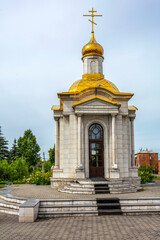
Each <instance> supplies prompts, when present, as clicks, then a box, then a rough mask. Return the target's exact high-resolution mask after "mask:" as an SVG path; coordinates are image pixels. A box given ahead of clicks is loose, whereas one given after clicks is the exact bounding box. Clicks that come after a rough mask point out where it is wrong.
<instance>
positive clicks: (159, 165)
mask: <svg viewBox="0 0 160 240" xmlns="http://www.w3.org/2000/svg"><path fill="white" fill-rule="evenodd" d="M158 174H160V161H158Z"/></svg>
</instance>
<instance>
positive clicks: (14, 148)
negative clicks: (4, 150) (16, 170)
mask: <svg viewBox="0 0 160 240" xmlns="http://www.w3.org/2000/svg"><path fill="white" fill-rule="evenodd" d="M17 157H18V148H17V141H16V139H14V141H13V145H12V148H11V150H10V151H9V155H8V162H9V163H11V161H15V160H16V158H17Z"/></svg>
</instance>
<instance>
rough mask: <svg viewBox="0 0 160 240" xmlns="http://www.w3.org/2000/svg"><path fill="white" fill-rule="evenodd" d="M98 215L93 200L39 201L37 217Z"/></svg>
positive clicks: (95, 203)
mask: <svg viewBox="0 0 160 240" xmlns="http://www.w3.org/2000/svg"><path fill="white" fill-rule="evenodd" d="M85 215H98V211H97V202H96V200H95V199H63V200H62V199H61V200H40V207H39V212H38V217H39V218H42V217H66V216H85Z"/></svg>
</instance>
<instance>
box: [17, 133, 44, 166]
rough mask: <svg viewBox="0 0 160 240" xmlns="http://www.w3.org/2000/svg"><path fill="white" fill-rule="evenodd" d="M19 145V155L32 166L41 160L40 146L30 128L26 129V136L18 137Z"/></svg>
mask: <svg viewBox="0 0 160 240" xmlns="http://www.w3.org/2000/svg"><path fill="white" fill-rule="evenodd" d="M17 146H18V155H19V157H24V158H25V159H26V162H27V163H28V165H29V166H30V167H32V166H35V165H36V163H37V162H38V161H39V160H40V155H39V151H40V147H39V145H38V143H37V140H36V137H35V136H34V135H33V133H32V131H31V130H30V129H29V130H26V131H25V132H24V136H23V137H20V138H19V139H18V141H17Z"/></svg>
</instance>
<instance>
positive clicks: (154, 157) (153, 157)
mask: <svg viewBox="0 0 160 240" xmlns="http://www.w3.org/2000/svg"><path fill="white" fill-rule="evenodd" d="M135 160H136V166H138V167H140V166H142V165H147V166H152V167H153V170H154V172H155V173H158V172H160V167H159V170H158V153H156V152H153V151H152V150H148V149H146V150H142V149H141V150H140V152H138V153H137V154H135Z"/></svg>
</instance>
